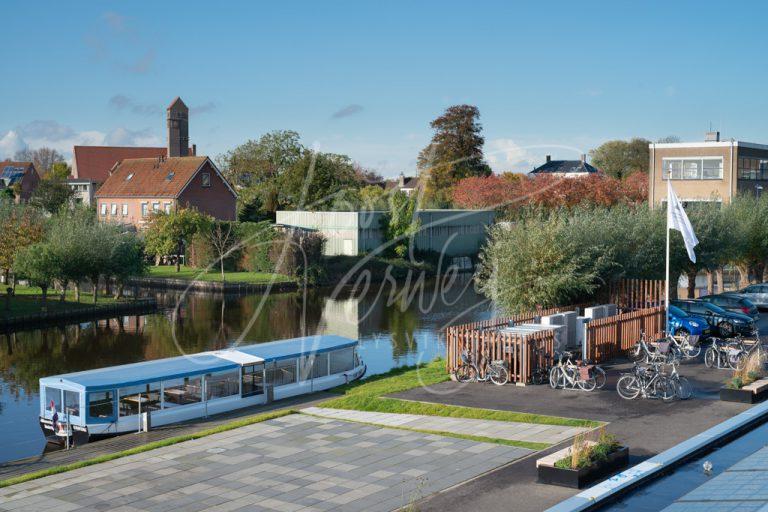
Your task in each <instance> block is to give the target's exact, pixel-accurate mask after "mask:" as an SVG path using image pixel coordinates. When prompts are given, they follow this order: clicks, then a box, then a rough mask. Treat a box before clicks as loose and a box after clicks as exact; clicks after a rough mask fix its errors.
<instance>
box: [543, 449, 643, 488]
mask: <svg viewBox="0 0 768 512" xmlns="http://www.w3.org/2000/svg"><path fill="white" fill-rule="evenodd" d="M570 454H571V448H570V447H569V448H565V449H563V450H560V451H558V452H555V453H553V454H551V455H548V456H546V457H543V458H541V459H539V460H537V461H536V470H537V471H538V475H539V479H538V481H539V483H542V484H550V485H560V486H562V487H571V488H573V489H581V488H582V487H586V486H587V485H589V484H591V483H592V482H595V481H597V480H600V479H602V478H604V477H606V476H609V475H612V474H614V473H616V472H617V471H619V470H621V469H624V468H625V467H627V466H628V465H629V448H627V447H626V446H622V447H620V448H619V449H617V450H616V451H614V452H613V453H611V454H610V455H608V460H606V461H603V462H601V463H599V464H593V465H592V466H589V467H586V468H581V469H563V468H557V467H555V462H557V461H558V460H561V459H564V458H565V457H569V456H570Z"/></svg>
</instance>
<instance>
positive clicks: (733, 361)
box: [728, 352, 747, 370]
mask: <svg viewBox="0 0 768 512" xmlns="http://www.w3.org/2000/svg"><path fill="white" fill-rule="evenodd" d="M746 364H747V354H745V353H744V352H739V353H738V354H734V355H730V354H729V355H728V366H730V367H731V368H732V369H734V370H743V369H744V365H746Z"/></svg>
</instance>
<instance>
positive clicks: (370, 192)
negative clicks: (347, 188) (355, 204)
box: [360, 185, 388, 210]
mask: <svg viewBox="0 0 768 512" xmlns="http://www.w3.org/2000/svg"><path fill="white" fill-rule="evenodd" d="M360 207H361V208H362V209H364V210H386V209H387V208H388V204H387V192H386V191H385V190H384V189H383V188H382V187H379V186H378V185H368V186H367V187H363V188H361V189H360Z"/></svg>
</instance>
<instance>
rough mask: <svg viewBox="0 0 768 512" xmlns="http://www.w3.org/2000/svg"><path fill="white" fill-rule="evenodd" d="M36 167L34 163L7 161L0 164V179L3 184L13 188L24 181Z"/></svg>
mask: <svg viewBox="0 0 768 512" xmlns="http://www.w3.org/2000/svg"><path fill="white" fill-rule="evenodd" d="M34 169H35V165H34V164H33V163H32V162H13V161H11V160H5V161H2V162H0V179H2V180H3V184H4V185H6V186H11V185H13V184H14V183H17V182H19V181H21V180H22V179H24V176H25V175H26V174H27V173H28V172H30V171H33V172H36V171H34Z"/></svg>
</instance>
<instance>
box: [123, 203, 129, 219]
mask: <svg viewBox="0 0 768 512" xmlns="http://www.w3.org/2000/svg"><path fill="white" fill-rule="evenodd" d="M127 215H128V205H127V204H123V217H126V216H127Z"/></svg>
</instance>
